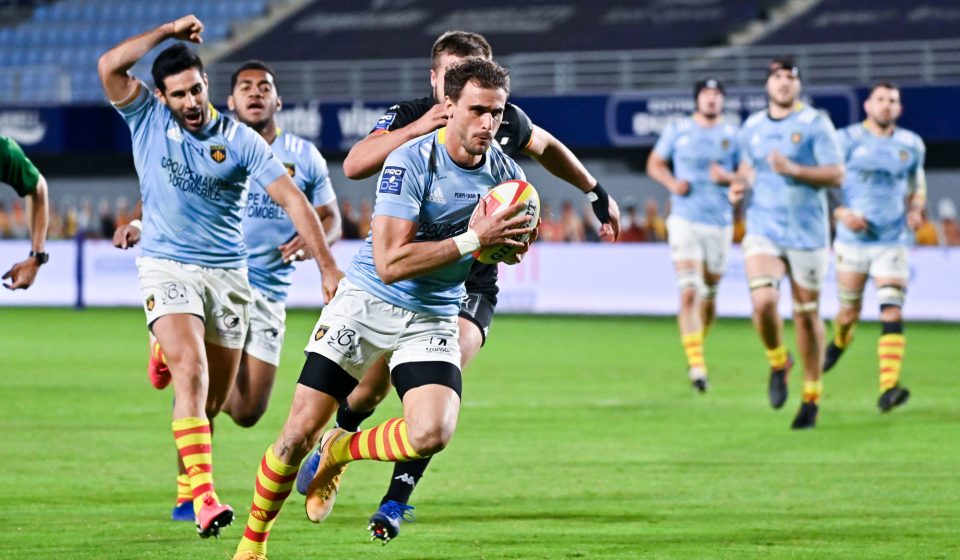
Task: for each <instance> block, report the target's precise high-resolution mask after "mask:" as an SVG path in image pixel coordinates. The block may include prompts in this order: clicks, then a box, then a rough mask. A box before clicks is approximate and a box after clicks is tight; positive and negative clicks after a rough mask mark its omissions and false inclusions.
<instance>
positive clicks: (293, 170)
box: [283, 162, 297, 179]
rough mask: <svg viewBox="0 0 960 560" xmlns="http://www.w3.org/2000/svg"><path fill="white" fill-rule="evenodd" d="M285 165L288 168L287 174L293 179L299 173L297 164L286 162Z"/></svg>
mask: <svg viewBox="0 0 960 560" xmlns="http://www.w3.org/2000/svg"><path fill="white" fill-rule="evenodd" d="M283 166H284V167H286V168H287V175H289V176H290V178H291V179H293V178H294V177H295V176H296V175H297V166H296V164H293V163H286V162H284V164H283Z"/></svg>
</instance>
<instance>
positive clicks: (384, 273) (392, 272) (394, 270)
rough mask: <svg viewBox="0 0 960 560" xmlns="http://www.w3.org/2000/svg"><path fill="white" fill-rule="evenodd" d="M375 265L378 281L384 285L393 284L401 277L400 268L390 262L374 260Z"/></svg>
mask: <svg viewBox="0 0 960 560" xmlns="http://www.w3.org/2000/svg"><path fill="white" fill-rule="evenodd" d="M374 262H375V263H376V266H377V276H379V277H380V281H381V282H383V283H384V284H386V285H388V286H389V285H390V284H393V283H394V282H398V281H400V280H402V279H403V275H402V274H401V270H400V268H399V267H398V266H397V265H396V264H394V263H390V262H380V261H377V260H375V261H374Z"/></svg>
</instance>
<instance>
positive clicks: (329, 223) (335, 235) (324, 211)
mask: <svg viewBox="0 0 960 560" xmlns="http://www.w3.org/2000/svg"><path fill="white" fill-rule="evenodd" d="M313 209H314V210H316V212H317V217H318V218H320V225H321V227H323V234H324V236H325V237H326V238H327V245H330V246H332V245H333V244H334V243H336V242H337V241H340V236H341V235H342V234H343V221H342V219H341V218H340V208H339V207H337V201H336V199H334V200H333V201H331V202H328V203H327V204H321V205H319V206H314V208H313ZM278 249H280V256H281V257H282V258H283V261H284V262H290V261H302V260H306V259H308V258H312V257H313V254H311V253H310V252H309V249H308V248H307V244H306V243H304V241H303V238H302V237H300V236H299V235H294V236H293V239H291V240H290V241H288V242H286V243H284V244H283V245H280V246H279V247H278Z"/></svg>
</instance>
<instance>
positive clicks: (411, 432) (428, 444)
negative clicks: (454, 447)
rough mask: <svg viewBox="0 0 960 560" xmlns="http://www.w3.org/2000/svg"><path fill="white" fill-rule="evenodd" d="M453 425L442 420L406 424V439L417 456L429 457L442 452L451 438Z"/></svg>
mask: <svg viewBox="0 0 960 560" xmlns="http://www.w3.org/2000/svg"><path fill="white" fill-rule="evenodd" d="M454 429H455V425H454V424H453V423H452V422H446V421H443V420H442V419H439V418H438V419H432V420H428V421H425V422H424V421H421V422H417V423H416V424H410V423H407V439H408V440H409V441H410V445H411V446H412V447H413V450H414V451H416V453H417V455H420V456H421V457H429V456H430V455H434V454H436V453H439V452H441V451H443V449H444V448H445V447H446V446H447V444H448V443H450V439H451V438H452V437H453V432H454Z"/></svg>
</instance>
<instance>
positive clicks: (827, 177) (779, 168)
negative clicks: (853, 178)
mask: <svg viewBox="0 0 960 560" xmlns="http://www.w3.org/2000/svg"><path fill="white" fill-rule="evenodd" d="M767 162H768V163H769V164H770V168H771V169H773V171H774V172H776V173H779V174H780V175H784V176H786V177H791V178H793V179H796V180H797V181H800V182H801V183H806V184H808V185H812V186H814V187H839V186H840V183H842V182H843V173H844V168H843V164H842V163H833V164H828V165H800V164H799V163H797V162H795V161H792V160H790V159H789V158H787V156H785V155H783V154H781V153H780V152H778V151H777V150H773V151H771V152H770V155H768V156H767Z"/></svg>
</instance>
